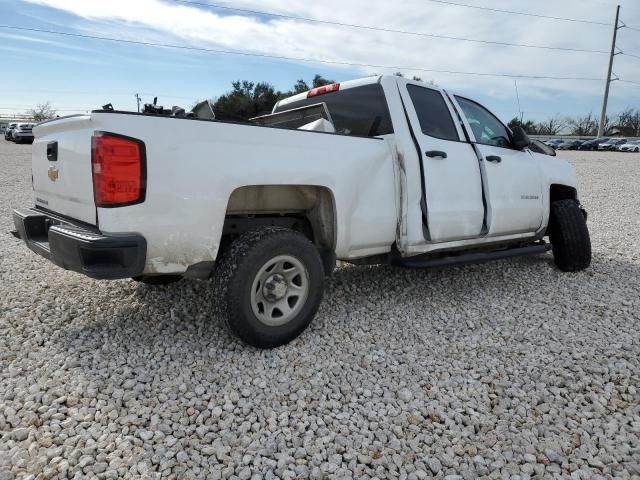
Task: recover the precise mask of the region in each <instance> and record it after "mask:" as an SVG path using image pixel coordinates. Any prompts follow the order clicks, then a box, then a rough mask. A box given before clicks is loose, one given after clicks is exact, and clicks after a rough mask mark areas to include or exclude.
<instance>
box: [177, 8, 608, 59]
mask: <svg viewBox="0 0 640 480" xmlns="http://www.w3.org/2000/svg"><path fill="white" fill-rule="evenodd" d="M173 1H174V2H176V3H183V4H189V5H199V6H203V7H208V8H216V9H222V10H230V11H234V12H243V13H250V14H254V15H267V16H270V17H277V18H286V19H289V20H301V21H304V22H312V23H322V24H326V25H334V26H339V27H349V28H359V29H363V30H375V31H379V32H387V33H399V34H402V35H413V36H419V37H429V38H440V39H443V40H454V41H460V42H471V43H481V44H485V45H499V46H502V47H519V48H537V49H542V50H559V51H566V52H574V53H575V52H579V53H609V52H607V51H605V50H589V49H583V48H569V47H554V46H551V45H533V44H528V43H509V42H498V41H494V40H479V39H474V38H466V37H454V36H450V35H438V34H435V33H424V32H414V31H409V30H396V29H392V28H383V27H374V26H371V25H358V24H355V23H344V22H337V21H333V20H319V19H316V18H310V17H299V16H295V15H286V14H282V13H273V12H267V11H262V10H249V9H246V8H236V7H229V6H226V5H220V4H218V3H204V2H196V1H193V0H173Z"/></svg>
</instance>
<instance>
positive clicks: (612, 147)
mask: <svg viewBox="0 0 640 480" xmlns="http://www.w3.org/2000/svg"><path fill="white" fill-rule="evenodd" d="M625 143H627V139H626V138H611V139H609V140H607V141H606V142H603V143H600V144H599V145H598V150H601V151H614V152H615V151H616V150H617V149H618V146H619V145H623V144H625Z"/></svg>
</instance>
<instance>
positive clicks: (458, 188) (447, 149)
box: [398, 82, 485, 242]
mask: <svg viewBox="0 0 640 480" xmlns="http://www.w3.org/2000/svg"><path fill="white" fill-rule="evenodd" d="M398 86H399V88H400V94H401V97H402V101H403V103H404V107H405V111H406V113H407V117H408V119H409V124H410V127H411V130H412V132H413V135H414V138H415V141H416V144H417V147H418V154H419V155H420V159H421V172H422V181H423V205H422V208H423V213H425V217H426V224H427V225H426V227H427V230H428V238H427V240H429V241H431V242H446V241H452V240H461V239H467V238H474V237H478V236H480V235H481V233H482V229H483V225H484V214H485V212H484V202H483V195H482V179H481V176H480V166H479V163H478V157H477V155H476V153H475V151H474V149H473V146H472V145H470V144H469V143H467V142H466V141H465V138H464V133H463V131H462V129H461V127H460V125H459V122H455V121H454V118H455V117H454V115H456V113H455V110H453V108H452V106H451V104H450V102H449V101H448V99H446V98H445V97H444V95H443V94H442V92H441V91H440V90H438V89H436V88H428V87H425V86H422V85H418V84H413V83H410V82H398Z"/></svg>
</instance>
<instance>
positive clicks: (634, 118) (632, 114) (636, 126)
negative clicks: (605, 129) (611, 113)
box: [616, 108, 640, 136]
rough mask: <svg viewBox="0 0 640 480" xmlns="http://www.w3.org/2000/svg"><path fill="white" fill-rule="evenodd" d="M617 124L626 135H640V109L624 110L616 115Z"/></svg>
mask: <svg viewBox="0 0 640 480" xmlns="http://www.w3.org/2000/svg"><path fill="white" fill-rule="evenodd" d="M616 124H617V127H618V128H619V129H620V130H622V133H623V134H624V135H632V136H640V110H636V109H635V108H627V109H626V110H623V111H622V112H620V113H619V114H618V116H617V117H616Z"/></svg>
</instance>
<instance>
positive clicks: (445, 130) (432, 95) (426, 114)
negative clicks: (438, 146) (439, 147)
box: [407, 85, 460, 141]
mask: <svg viewBox="0 0 640 480" xmlns="http://www.w3.org/2000/svg"><path fill="white" fill-rule="evenodd" d="M407 90H408V92H409V96H410V97H411V101H412V102H413V106H414V107H415V109H416V113H417V114H418V120H419V121H420V129H421V130H422V133H424V134H425V135H429V136H430V137H436V138H441V139H443V140H455V141H458V140H460V139H459V138H458V132H457V131H456V126H455V124H454V123H453V119H452V118H451V113H450V112H449V109H448V108H447V104H446V103H445V102H444V98H442V94H441V93H440V92H439V91H437V90H432V89H430V88H424V87H419V86H417V85H407Z"/></svg>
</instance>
